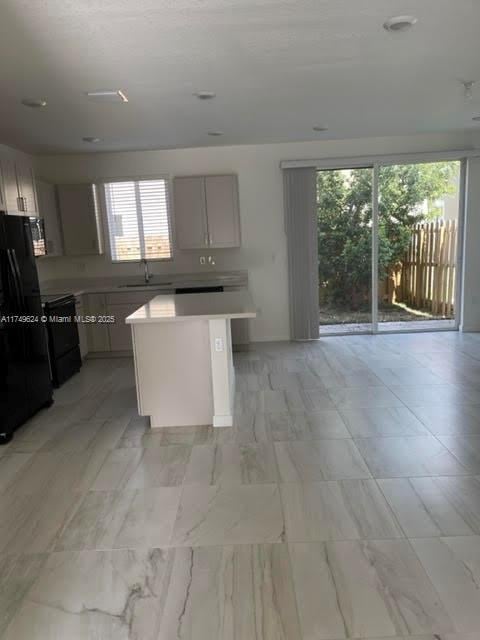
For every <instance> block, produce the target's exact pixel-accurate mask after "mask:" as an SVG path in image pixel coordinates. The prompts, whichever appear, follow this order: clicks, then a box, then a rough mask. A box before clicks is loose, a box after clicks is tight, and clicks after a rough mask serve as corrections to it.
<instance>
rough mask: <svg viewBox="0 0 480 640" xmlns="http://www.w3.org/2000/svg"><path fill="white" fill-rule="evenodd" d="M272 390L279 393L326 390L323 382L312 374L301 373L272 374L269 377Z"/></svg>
mask: <svg viewBox="0 0 480 640" xmlns="http://www.w3.org/2000/svg"><path fill="white" fill-rule="evenodd" d="M268 378H269V381H270V389H275V390H278V391H300V390H301V389H306V390H311V389H321V388H324V384H323V382H322V380H321V379H320V378H319V377H318V376H317V375H315V374H314V373H312V372H308V371H307V372H301V373H289V372H282V373H271V374H270V375H269V376H268Z"/></svg>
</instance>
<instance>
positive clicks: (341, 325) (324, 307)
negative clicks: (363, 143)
mask: <svg viewBox="0 0 480 640" xmlns="http://www.w3.org/2000/svg"><path fill="white" fill-rule="evenodd" d="M372 185H373V168H372V167H362V168H352V169H335V170H328V171H319V172H318V173H317V219H318V275H319V303H320V318H319V322H320V331H321V333H354V332H363V333H365V332H370V331H371V329H372V257H371V256H372V238H373V236H372Z"/></svg>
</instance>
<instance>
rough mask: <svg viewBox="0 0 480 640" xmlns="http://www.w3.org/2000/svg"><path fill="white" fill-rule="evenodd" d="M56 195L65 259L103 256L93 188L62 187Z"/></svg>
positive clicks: (81, 185)
mask: <svg viewBox="0 0 480 640" xmlns="http://www.w3.org/2000/svg"><path fill="white" fill-rule="evenodd" d="M57 192H58V204H59V208H60V219H61V221H62V229H63V248H64V253H65V255H67V256H82V255H92V254H99V253H102V251H101V242H100V229H99V223H98V218H97V208H96V203H95V197H94V190H93V185H91V184H62V185H58V186H57Z"/></svg>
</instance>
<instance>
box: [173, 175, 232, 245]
mask: <svg viewBox="0 0 480 640" xmlns="http://www.w3.org/2000/svg"><path fill="white" fill-rule="evenodd" d="M173 192H174V205H175V206H174V211H175V230H176V240H177V246H178V248H179V249H205V248H211V249H224V248H229V247H239V246H240V214H239V206H238V182H237V176H236V175H220V176H191V177H179V178H175V180H174V189H173Z"/></svg>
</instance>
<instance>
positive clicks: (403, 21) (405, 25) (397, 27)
mask: <svg viewBox="0 0 480 640" xmlns="http://www.w3.org/2000/svg"><path fill="white" fill-rule="evenodd" d="M416 22H417V18H415V16H394V17H393V18H390V19H389V20H387V21H386V22H384V23H383V28H384V29H386V30H387V31H406V30H407V29H410V28H411V27H413V25H414V24H416Z"/></svg>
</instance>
